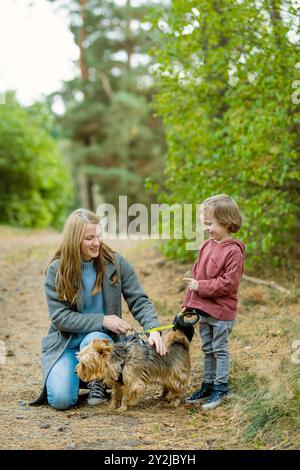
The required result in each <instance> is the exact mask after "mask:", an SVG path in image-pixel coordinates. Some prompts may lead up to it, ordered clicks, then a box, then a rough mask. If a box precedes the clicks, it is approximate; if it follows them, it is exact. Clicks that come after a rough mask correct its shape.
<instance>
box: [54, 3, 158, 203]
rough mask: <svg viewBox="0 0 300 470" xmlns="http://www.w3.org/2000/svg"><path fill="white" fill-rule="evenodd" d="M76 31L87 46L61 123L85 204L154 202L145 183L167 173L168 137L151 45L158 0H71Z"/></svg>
mask: <svg viewBox="0 0 300 470" xmlns="http://www.w3.org/2000/svg"><path fill="white" fill-rule="evenodd" d="M65 4H66V6H67V7H68V10H69V12H70V24H71V31H72V33H73V35H74V39H75V42H76V44H77V45H78V47H79V50H80V59H79V75H78V76H77V77H76V78H74V79H73V80H70V81H69V82H65V84H64V88H63V91H62V92H61V93H60V95H61V97H62V99H63V102H64V104H65V109H66V111H65V114H64V116H63V117H62V118H61V120H60V122H61V125H62V127H63V130H64V134H65V135H66V137H67V138H69V139H70V141H71V146H70V152H71V158H72V161H73V167H74V173H75V177H76V179H77V182H78V186H79V191H80V197H79V198H80V203H81V204H82V205H84V206H86V207H90V208H93V209H95V206H96V205H97V203H99V202H101V201H102V200H103V201H105V202H108V203H113V204H115V205H117V203H118V197H119V195H127V196H128V203H129V204H131V203H133V202H141V203H147V202H149V197H150V196H149V195H147V194H146V193H145V190H144V182H145V179H146V178H147V177H148V176H149V175H153V174H154V175H156V176H157V177H158V178H159V174H160V172H161V168H162V166H161V156H162V153H163V151H164V137H163V131H162V126H161V123H160V121H159V120H158V119H156V118H154V117H153V111H152V110H151V109H150V106H149V103H150V101H151V98H152V94H153V88H152V86H151V79H150V77H149V71H148V69H149V63H148V61H149V60H150V59H149V57H148V56H147V55H146V53H147V50H148V48H149V46H150V44H151V38H150V36H149V32H148V31H147V28H148V24H147V22H145V20H144V17H145V15H146V14H147V12H148V11H149V7H150V6H151V2H149V1H148V2H144V3H141V4H140V5H139V6H132V4H131V0H127V1H126V3H125V4H123V6H120V5H118V4H117V3H116V2H114V1H109V0H68V1H67V2H65Z"/></svg>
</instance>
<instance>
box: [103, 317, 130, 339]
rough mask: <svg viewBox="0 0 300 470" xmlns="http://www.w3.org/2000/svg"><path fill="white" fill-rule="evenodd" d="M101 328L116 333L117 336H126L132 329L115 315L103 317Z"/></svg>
mask: <svg viewBox="0 0 300 470" xmlns="http://www.w3.org/2000/svg"><path fill="white" fill-rule="evenodd" d="M103 326H104V328H106V329H107V330H110V331H113V332H114V333H118V334H119V335H126V333H129V332H130V331H132V327H131V326H130V325H129V323H127V321H125V320H122V318H120V317H118V316H117V315H104V317H103Z"/></svg>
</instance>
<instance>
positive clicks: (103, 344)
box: [92, 339, 112, 357]
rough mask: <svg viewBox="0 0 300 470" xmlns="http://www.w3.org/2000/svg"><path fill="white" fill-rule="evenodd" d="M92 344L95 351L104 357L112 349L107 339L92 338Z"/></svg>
mask: <svg viewBox="0 0 300 470" xmlns="http://www.w3.org/2000/svg"><path fill="white" fill-rule="evenodd" d="M92 344H93V348H94V349H95V351H97V353H99V354H102V355H103V356H104V357H106V356H107V355H108V354H109V352H110V351H111V349H112V346H111V345H110V343H109V340H108V339H94V340H93V343H92Z"/></svg>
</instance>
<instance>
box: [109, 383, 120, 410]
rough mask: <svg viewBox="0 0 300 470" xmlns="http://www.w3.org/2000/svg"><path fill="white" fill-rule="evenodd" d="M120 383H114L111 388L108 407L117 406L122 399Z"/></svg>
mask: <svg viewBox="0 0 300 470" xmlns="http://www.w3.org/2000/svg"><path fill="white" fill-rule="evenodd" d="M122 394H123V392H122V385H120V384H117V383H114V385H113V387H112V389H111V402H110V405H109V407H110V408H111V409H116V408H119V406H120V404H121V401H122Z"/></svg>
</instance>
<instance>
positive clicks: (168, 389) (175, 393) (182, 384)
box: [164, 377, 188, 407]
mask: <svg viewBox="0 0 300 470" xmlns="http://www.w3.org/2000/svg"><path fill="white" fill-rule="evenodd" d="M176 379H177V380H176ZM187 387H188V380H182V377H181V380H180V379H179V378H178V377H177V378H175V377H173V378H172V382H169V381H166V382H165V383H164V392H165V393H164V398H165V400H166V401H168V402H169V403H170V405H172V406H174V407H177V406H178V405H180V403H183V401H184V399H185V396H186V392H187Z"/></svg>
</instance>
